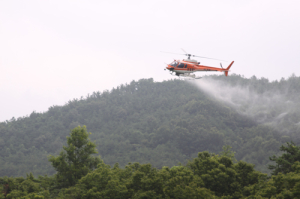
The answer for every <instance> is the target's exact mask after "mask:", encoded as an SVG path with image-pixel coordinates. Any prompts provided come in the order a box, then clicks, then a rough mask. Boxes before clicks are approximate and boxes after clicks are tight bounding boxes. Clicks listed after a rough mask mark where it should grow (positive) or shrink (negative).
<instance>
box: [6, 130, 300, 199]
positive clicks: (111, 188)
mask: <svg viewBox="0 0 300 199" xmlns="http://www.w3.org/2000/svg"><path fill="white" fill-rule="evenodd" d="M88 135H89V133H87V130H86V128H85V127H80V126H78V127H76V128H74V129H73V130H72V132H71V134H70V137H67V140H68V142H67V143H68V146H67V147H63V148H64V150H65V151H66V152H65V153H61V155H60V156H58V157H60V158H58V157H53V156H52V157H51V158H50V161H52V163H53V166H55V168H56V169H57V170H58V172H57V174H55V175H54V177H47V176H39V177H38V178H35V177H34V176H33V174H32V173H29V174H27V177H26V178H23V177H17V178H12V177H4V178H0V184H1V185H3V186H2V192H1V194H0V198H7V199H16V198H20V199H48V198H49V199H50V198H56V199H62V198H64V199H91V198H112V199H113V198H116V199H119V198H122V199H123V198H124V199H131V198H132V199H145V198H146V199H147V198H149V199H150V198H151V199H152V198H157V199H170V198H175V199H184V198H192V199H199V198H200V199H206V198H211V199H215V198H223V199H225V198H226V199H237V198H249V199H250V198H300V191H299V190H300V162H299V161H295V162H294V163H293V164H292V166H291V171H292V172H289V173H285V174H284V173H281V172H279V173H278V174H277V175H272V176H271V178H267V174H263V173H261V172H259V171H255V170H254V165H252V164H249V163H246V162H243V161H238V162H236V163H235V162H234V161H233V160H235V157H234V152H232V151H231V147H230V146H228V145H227V146H224V147H223V152H222V153H221V155H216V154H213V153H209V152H207V151H204V152H200V153H198V156H197V158H194V159H193V160H191V161H189V162H188V163H187V165H185V166H184V165H181V164H180V165H179V166H173V167H172V168H169V167H163V168H162V169H157V168H155V167H153V166H152V165H151V164H140V163H133V164H132V163H129V164H127V165H126V166H125V168H120V166H119V164H118V163H116V164H115V165H114V166H113V167H112V168H111V166H110V165H107V164H105V163H104V162H103V161H102V160H100V158H95V157H91V154H93V153H96V151H95V145H94V144H93V143H91V142H90V141H89V139H88ZM292 145H293V143H292V144H290V145H289V147H291V146H292ZM293 146H294V147H298V146H295V145H293ZM286 148H287V147H286ZM286 148H284V147H282V149H286ZM68 153H69V154H68ZM62 154H65V155H64V156H62ZM74 154H75V155H74ZM62 157H63V158H62ZM81 160H85V161H86V162H87V163H81V162H80V161H81ZM96 162H97V163H99V164H98V165H97V168H96V169H94V170H93V168H94V166H95V163H96ZM58 163H60V165H69V167H65V166H63V167H61V166H59V167H58V166H57V165H59V164H58ZM74 163H76V164H77V166H75V165H74ZM91 165H92V166H91ZM61 168H64V169H61ZM74 168H76V169H74ZM86 168H89V170H86ZM78 171H81V173H80V174H82V173H84V174H82V175H81V176H80V178H79V177H78V178H77V179H75V178H74V177H73V176H72V178H71V179H72V180H73V181H71V182H70V181H69V180H66V181H65V182H63V183H62V181H61V178H62V177H65V178H66V179H67V178H69V177H70V175H69V173H74V174H75V175H76V173H77V174H78ZM77 176H78V175H77ZM71 183H72V184H71Z"/></svg>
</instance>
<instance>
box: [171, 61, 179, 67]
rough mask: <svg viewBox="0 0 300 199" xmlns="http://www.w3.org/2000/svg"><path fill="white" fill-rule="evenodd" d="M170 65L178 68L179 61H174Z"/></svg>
mask: <svg viewBox="0 0 300 199" xmlns="http://www.w3.org/2000/svg"><path fill="white" fill-rule="evenodd" d="M170 65H171V66H173V67H176V66H177V65H178V62H177V61H174V62H172V63H171V64H170Z"/></svg>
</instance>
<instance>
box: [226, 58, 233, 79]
mask: <svg viewBox="0 0 300 199" xmlns="http://www.w3.org/2000/svg"><path fill="white" fill-rule="evenodd" d="M233 63H234V61H232V62H231V63H230V64H229V66H228V67H227V68H226V71H224V74H225V76H228V72H229V69H230V67H231V66H232V64H233Z"/></svg>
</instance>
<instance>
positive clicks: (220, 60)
mask: <svg viewBox="0 0 300 199" xmlns="http://www.w3.org/2000/svg"><path fill="white" fill-rule="evenodd" d="M192 57H200V58H205V59H213V60H218V61H226V60H222V59H215V58H210V57H202V56H197V55H192Z"/></svg>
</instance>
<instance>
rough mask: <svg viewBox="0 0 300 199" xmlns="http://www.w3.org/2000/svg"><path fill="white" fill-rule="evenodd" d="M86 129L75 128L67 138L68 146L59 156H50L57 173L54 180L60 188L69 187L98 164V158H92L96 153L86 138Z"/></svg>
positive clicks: (93, 146)
mask: <svg viewBox="0 0 300 199" xmlns="http://www.w3.org/2000/svg"><path fill="white" fill-rule="evenodd" d="M88 136H89V133H88V132H87V130H86V127H85V126H83V127H80V126H78V127H76V128H74V129H73V130H72V132H71V133H70V136H69V137H67V143H68V146H64V147H63V149H64V150H65V151H61V153H60V154H59V156H57V157H54V156H50V157H49V161H50V162H51V164H52V166H53V167H54V168H55V170H56V171H57V174H56V175H55V176H56V180H57V182H58V184H59V186H60V187H69V186H73V185H75V184H76V182H77V181H78V180H79V179H80V178H81V177H82V176H85V175H86V174H87V173H88V172H89V171H92V170H93V169H94V168H96V166H97V164H98V163H100V158H99V157H93V156H91V155H92V154H95V153H97V151H96V145H95V144H94V143H93V142H91V141H90V140H89V138H88Z"/></svg>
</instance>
